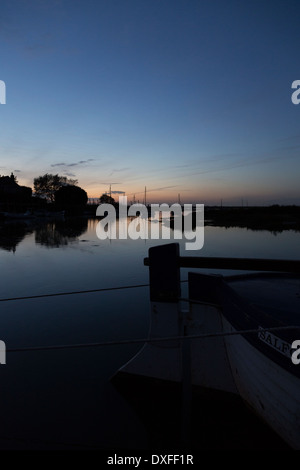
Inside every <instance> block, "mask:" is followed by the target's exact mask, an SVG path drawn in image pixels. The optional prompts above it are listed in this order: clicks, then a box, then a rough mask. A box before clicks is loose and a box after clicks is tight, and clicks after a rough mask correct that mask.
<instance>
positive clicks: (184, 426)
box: [149, 243, 192, 448]
mask: <svg viewBox="0 0 300 470" xmlns="http://www.w3.org/2000/svg"><path fill="white" fill-rule="evenodd" d="M179 260H180V253H179V244H178V243H170V244H167V245H161V246H157V247H152V248H150V249H149V268H150V269H149V274H150V300H151V302H167V303H176V304H178V305H177V309H176V311H177V315H178V317H177V320H178V333H177V334H178V335H179V336H185V335H186V334H187V313H188V312H186V311H183V310H182V309H181V308H180V307H181V304H180V297H181V284H180V263H179ZM181 380H182V382H181V383H182V388H181V392H182V393H181V400H182V401H181V443H182V445H183V446H184V448H186V447H188V445H189V443H190V426H191V401H192V384H191V357H190V341H189V340H188V339H183V340H181Z"/></svg>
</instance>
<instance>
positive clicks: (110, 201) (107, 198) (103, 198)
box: [99, 194, 116, 204]
mask: <svg viewBox="0 0 300 470" xmlns="http://www.w3.org/2000/svg"><path fill="white" fill-rule="evenodd" d="M99 202H100V204H116V201H115V200H114V198H113V197H111V196H110V195H109V194H102V196H100V197H99Z"/></svg>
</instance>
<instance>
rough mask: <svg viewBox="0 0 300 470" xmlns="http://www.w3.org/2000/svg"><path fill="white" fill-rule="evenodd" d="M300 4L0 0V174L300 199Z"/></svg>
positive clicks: (173, 197) (213, 195) (263, 199)
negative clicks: (297, 94) (297, 83)
mask: <svg viewBox="0 0 300 470" xmlns="http://www.w3.org/2000/svg"><path fill="white" fill-rule="evenodd" d="M299 19H300V13H299V2H298V1H294V0H282V1H278V0H274V1H272V2H270V1H266V0H261V1H256V0H253V1H243V0H236V1H234V0H228V1H225V0H207V1H202V0H197V1H195V0H190V1H188V0H128V1H126V0H86V1H83V0H72V1H69V0H66V1H64V0H51V1H50V0H10V1H7V0H2V1H1V9H0V57H1V62H0V64H1V65H0V80H3V81H4V82H5V84H6V104H5V105H0V123H1V127H0V132H1V140H0V173H1V174H2V175H3V174H10V173H11V171H13V172H14V173H15V174H16V176H17V178H18V181H19V182H20V184H24V185H27V186H31V187H32V186H33V179H34V178H35V177H37V176H40V175H42V174H45V173H58V174H61V175H64V176H69V177H71V178H76V179H77V180H78V184H79V186H81V187H82V188H84V189H85V190H86V191H87V193H88V195H89V196H90V197H99V196H100V195H101V194H102V193H103V192H105V191H107V190H108V188H109V184H111V185H112V190H113V191H124V192H125V193H126V194H127V195H128V198H129V199H132V198H133V195H135V198H136V199H140V201H142V200H143V193H144V188H145V186H146V187H147V199H148V201H149V202H151V201H153V202H157V201H160V202H176V201H177V199H178V194H180V199H181V201H182V202H199V203H205V204H213V203H217V204H219V203H220V201H221V200H222V202H223V204H241V202H242V201H243V203H247V204H249V205H250V204H273V203H280V204H289V203H295V204H300V192H299V187H300V185H299V174H300V155H299V151H300V105H294V104H293V103H292V101H291V95H292V92H293V91H294V90H292V88H291V84H292V82H293V81H294V80H298V79H300V68H299V46H300V29H299Z"/></svg>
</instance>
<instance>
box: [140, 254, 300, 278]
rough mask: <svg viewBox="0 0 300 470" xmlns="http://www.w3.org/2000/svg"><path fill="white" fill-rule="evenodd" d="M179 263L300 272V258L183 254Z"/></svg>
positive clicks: (190, 266) (205, 266)
mask: <svg viewBox="0 0 300 470" xmlns="http://www.w3.org/2000/svg"><path fill="white" fill-rule="evenodd" d="M177 263H178V266H179V267H180V268H207V269H216V268H217V269H232V270H241V271H242V270H245V271H272V272H287V273H298V274H299V273H300V260H286V259H262V258H219V257H202V256H181V257H178V260H177ZM144 265H145V266H150V259H149V258H144Z"/></svg>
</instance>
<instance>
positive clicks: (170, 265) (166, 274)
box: [149, 243, 181, 302]
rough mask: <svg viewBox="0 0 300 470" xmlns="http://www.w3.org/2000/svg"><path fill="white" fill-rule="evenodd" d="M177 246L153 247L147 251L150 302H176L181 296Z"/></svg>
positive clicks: (176, 244)
mask: <svg viewBox="0 0 300 470" xmlns="http://www.w3.org/2000/svg"><path fill="white" fill-rule="evenodd" d="M178 260H179V244H178V243H170V244H167V245H160V246H154V247H151V248H150V249H149V276H150V300H151V302H178V299H179V297H180V294H181V287H180V267H179V262H178Z"/></svg>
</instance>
